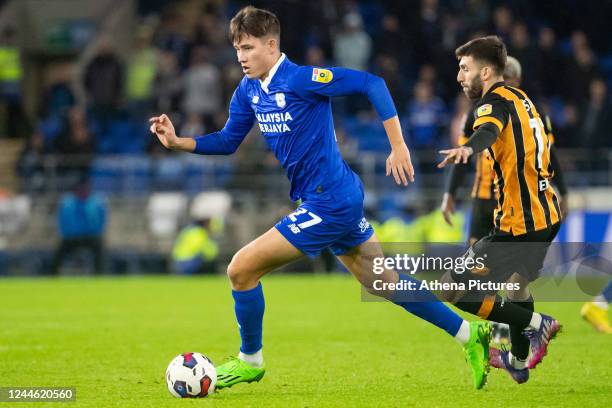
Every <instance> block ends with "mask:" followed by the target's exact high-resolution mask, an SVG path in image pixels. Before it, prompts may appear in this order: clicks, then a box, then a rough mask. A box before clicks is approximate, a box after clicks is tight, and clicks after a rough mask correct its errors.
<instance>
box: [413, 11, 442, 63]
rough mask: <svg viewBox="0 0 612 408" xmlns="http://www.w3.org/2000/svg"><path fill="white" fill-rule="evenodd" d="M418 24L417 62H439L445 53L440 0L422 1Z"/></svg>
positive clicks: (415, 45)
mask: <svg viewBox="0 0 612 408" xmlns="http://www.w3.org/2000/svg"><path fill="white" fill-rule="evenodd" d="M417 24H418V30H419V34H418V37H417V41H416V43H415V44H414V47H415V49H416V52H415V54H416V58H417V62H419V63H426V62H433V63H436V62H438V61H439V59H440V55H441V54H442V52H443V50H442V47H441V44H442V14H441V12H440V5H439V3H438V0H421V9H420V12H419V20H418V23H417Z"/></svg>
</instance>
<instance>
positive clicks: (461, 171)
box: [440, 111, 474, 226]
mask: <svg viewBox="0 0 612 408" xmlns="http://www.w3.org/2000/svg"><path fill="white" fill-rule="evenodd" d="M473 125H474V116H473V115H472V112H471V111H470V112H469V114H468V115H465V118H464V120H463V132H462V134H461V137H460V138H459V146H463V145H464V144H465V143H467V141H468V139H469V137H468V136H467V135H469V134H471V133H472V126H473ZM468 167H469V164H457V165H456V166H451V168H450V171H449V172H448V175H447V178H446V183H445V187H444V195H443V196H442V204H441V205H440V211H442V215H443V217H444V221H446V223H447V224H448V225H450V226H453V222H452V220H451V217H452V215H453V214H454V213H455V195H456V193H457V190H458V189H459V186H461V184H463V181H464V180H465V176H466V175H467V173H468Z"/></svg>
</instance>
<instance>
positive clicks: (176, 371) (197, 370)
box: [166, 353, 217, 398]
mask: <svg viewBox="0 0 612 408" xmlns="http://www.w3.org/2000/svg"><path fill="white" fill-rule="evenodd" d="M166 383H167V384H168V391H170V394H172V395H174V396H175V397H177V398H202V397H205V396H207V395H208V394H212V393H213V392H214V391H215V385H216V384H217V370H216V369H215V366H214V365H213V363H212V361H210V359H209V358H208V357H206V356H205V355H203V354H200V353H184V354H180V355H178V356H176V357H175V358H174V359H173V360H172V361H171V362H170V364H169V365H168V369H167V370H166Z"/></svg>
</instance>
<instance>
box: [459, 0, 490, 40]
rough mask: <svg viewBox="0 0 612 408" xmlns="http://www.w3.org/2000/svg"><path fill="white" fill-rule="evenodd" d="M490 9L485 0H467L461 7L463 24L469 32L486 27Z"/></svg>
mask: <svg viewBox="0 0 612 408" xmlns="http://www.w3.org/2000/svg"><path fill="white" fill-rule="evenodd" d="M489 15H490V9H489V4H488V1H486V0H467V2H466V4H465V6H464V8H463V16H462V18H461V19H462V20H463V24H464V26H465V30H466V31H467V32H469V33H473V32H475V31H481V30H483V29H485V28H486V26H487V22H488V21H489Z"/></svg>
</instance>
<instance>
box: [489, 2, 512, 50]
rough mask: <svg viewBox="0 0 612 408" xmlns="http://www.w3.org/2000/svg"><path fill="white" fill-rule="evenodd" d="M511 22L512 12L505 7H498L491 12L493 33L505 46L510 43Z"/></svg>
mask: <svg viewBox="0 0 612 408" xmlns="http://www.w3.org/2000/svg"><path fill="white" fill-rule="evenodd" d="M513 20H514V17H513V16H512V12H511V11H510V9H509V8H508V7H507V6H499V7H497V8H496V9H495V10H493V33H494V34H496V35H498V36H499V37H500V38H501V39H502V40H504V42H505V43H506V44H508V42H509V41H510V36H511V33H512V22H513Z"/></svg>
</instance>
